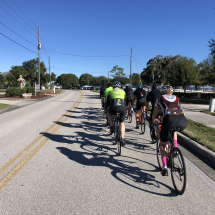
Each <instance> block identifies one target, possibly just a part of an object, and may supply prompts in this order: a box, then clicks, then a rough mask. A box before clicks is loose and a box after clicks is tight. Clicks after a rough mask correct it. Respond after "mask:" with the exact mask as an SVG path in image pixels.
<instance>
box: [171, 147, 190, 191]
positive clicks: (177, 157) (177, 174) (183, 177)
mask: <svg viewBox="0 0 215 215" xmlns="http://www.w3.org/2000/svg"><path fill="white" fill-rule="evenodd" d="M170 161H171V178H172V183H173V186H174V188H175V191H176V192H177V193H178V194H179V195H182V194H183V193H184V191H185V189H186V182H187V173H186V166H185V162H184V157H183V155H182V153H181V150H180V149H179V148H174V149H173V150H172V151H171V155H170ZM179 183H181V186H180V185H179Z"/></svg>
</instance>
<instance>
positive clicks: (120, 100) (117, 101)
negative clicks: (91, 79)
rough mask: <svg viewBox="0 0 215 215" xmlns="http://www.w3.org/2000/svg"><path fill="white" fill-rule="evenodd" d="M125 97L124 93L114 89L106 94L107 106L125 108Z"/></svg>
mask: <svg viewBox="0 0 215 215" xmlns="http://www.w3.org/2000/svg"><path fill="white" fill-rule="evenodd" d="M125 97H126V93H125V91H124V90H122V89H119V88H115V89H113V90H110V91H109V92H108V94H107V100H108V101H107V102H108V104H107V105H108V106H109V105H110V106H111V107H113V106H122V107H125Z"/></svg>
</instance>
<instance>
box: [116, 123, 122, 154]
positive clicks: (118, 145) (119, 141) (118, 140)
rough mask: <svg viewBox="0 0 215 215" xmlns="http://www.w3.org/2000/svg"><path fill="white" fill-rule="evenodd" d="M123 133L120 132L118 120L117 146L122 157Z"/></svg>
mask: <svg viewBox="0 0 215 215" xmlns="http://www.w3.org/2000/svg"><path fill="white" fill-rule="evenodd" d="M121 139H122V138H121V132H120V126H119V120H117V136H116V144H117V153H118V155H121V146H122V145H121Z"/></svg>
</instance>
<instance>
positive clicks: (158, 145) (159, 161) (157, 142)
mask: <svg viewBox="0 0 215 215" xmlns="http://www.w3.org/2000/svg"><path fill="white" fill-rule="evenodd" d="M156 154H157V162H158V167H159V169H160V170H162V160H161V152H160V139H157V141H156Z"/></svg>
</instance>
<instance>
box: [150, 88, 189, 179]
mask: <svg viewBox="0 0 215 215" xmlns="http://www.w3.org/2000/svg"><path fill="white" fill-rule="evenodd" d="M161 93H162V96H160V97H159V98H157V100H156V102H155V107H154V112H153V115H152V121H153V122H154V120H155V118H156V116H157V114H158V112H159V108H161V110H162V112H163V115H164V118H163V123H162V126H161V133H160V152H161V159H162V164H163V168H162V172H161V173H162V175H166V174H167V158H166V156H167V147H166V145H167V141H168V139H169V137H170V135H171V134H170V129H171V128H179V129H180V130H181V131H182V130H184V129H185V128H186V126H187V121H186V118H185V116H184V111H183V109H182V108H181V106H180V101H179V98H178V97H177V96H175V95H173V88H172V87H171V86H170V85H165V86H163V87H162V88H161ZM173 142H174V145H175V147H177V144H178V141H177V132H175V133H174V138H173Z"/></svg>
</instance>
